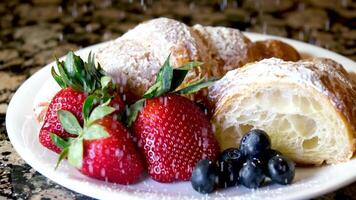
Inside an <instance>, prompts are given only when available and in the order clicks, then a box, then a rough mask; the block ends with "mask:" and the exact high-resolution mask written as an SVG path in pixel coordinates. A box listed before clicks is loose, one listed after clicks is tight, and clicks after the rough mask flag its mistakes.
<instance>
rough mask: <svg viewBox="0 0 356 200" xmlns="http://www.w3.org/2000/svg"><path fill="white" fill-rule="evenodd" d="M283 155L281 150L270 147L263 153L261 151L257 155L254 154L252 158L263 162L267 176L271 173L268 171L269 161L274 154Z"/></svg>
mask: <svg viewBox="0 0 356 200" xmlns="http://www.w3.org/2000/svg"><path fill="white" fill-rule="evenodd" d="M280 155H282V153H281V152H279V151H277V150H273V149H268V150H266V151H264V152H262V153H259V154H257V155H254V156H253V157H252V158H250V159H252V160H253V159H257V160H259V161H260V162H261V164H262V166H263V170H264V173H265V175H266V176H268V177H269V176H270V175H269V171H268V161H269V160H270V159H271V158H272V157H274V156H280Z"/></svg>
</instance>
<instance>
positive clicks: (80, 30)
mask: <svg viewBox="0 0 356 200" xmlns="http://www.w3.org/2000/svg"><path fill="white" fill-rule="evenodd" d="M160 16H166V17H170V18H174V19H178V20H181V21H183V22H185V23H187V24H189V25H193V24H196V23H200V24H203V25H214V26H217V25H220V26H229V27H234V28H238V29H240V30H243V31H252V32H259V33H266V34H272V35H278V36H283V37H288V38H294V39H297V40H301V41H305V42H308V43H312V44H315V45H318V46H322V47H324V48H327V49H330V50H332V51H335V52H337V53H340V54H342V55H344V56H346V57H349V58H351V59H353V60H356V2H355V1H351V0H304V1H297V0H265V1H262V0H245V1H224V0H222V1H134V0H132V1H128V0H126V1H107V0H102V1H101V0H96V1H87V0H80V1H79V0H78V1H60V0H33V1H17V0H14V1H6V0H1V1H0V199H2V198H5V199H6V198H9V199H90V198H87V197H84V196H82V195H79V194H76V193H74V192H71V191H69V190H67V189H65V188H63V187H61V186H59V185H57V184H55V183H53V182H52V181H50V180H48V179H47V178H45V177H43V176H42V175H40V174H39V173H37V172H35V171H34V170H33V169H32V168H31V167H30V166H28V165H27V164H25V163H24V161H23V160H22V159H21V158H20V157H19V156H18V154H17V153H16V152H15V151H14V149H13V148H12V146H11V143H10V142H9V139H8V137H7V133H6V129H5V113H6V109H7V104H8V103H9V101H10V99H11V96H12V95H13V93H14V92H15V91H16V88H17V87H18V86H19V85H20V84H21V83H22V82H23V81H24V80H25V79H26V78H28V77H29V76H30V75H31V74H33V73H34V72H36V71H37V70H39V69H40V68H41V67H42V66H44V65H45V64H46V63H49V62H51V61H52V60H53V58H54V56H57V57H60V56H63V55H64V54H65V53H66V52H67V51H68V50H76V49H79V48H81V47H86V46H89V45H92V44H95V43H99V42H103V41H107V40H110V39H114V38H116V37H118V36H120V35H121V34H123V33H124V32H126V31H127V30H128V29H130V28H132V27H134V26H135V25H137V24H138V23H139V22H142V21H144V20H147V19H151V18H155V17H160ZM29 92H31V91H29ZM355 170H356V169H355ZM318 199H320V200H321V199H356V183H354V184H352V185H351V186H348V187H346V188H343V189H341V190H338V191H337V192H334V193H331V194H327V195H324V196H322V197H319V198H318Z"/></svg>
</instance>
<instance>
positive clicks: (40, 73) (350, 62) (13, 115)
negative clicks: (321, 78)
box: [5, 32, 356, 199]
mask: <svg viewBox="0 0 356 200" xmlns="http://www.w3.org/2000/svg"><path fill="white" fill-rule="evenodd" d="M243 33H244V34H245V35H246V36H247V37H248V38H250V39H251V40H253V41H255V40H256V39H252V38H258V39H257V40H261V39H278V40H281V41H284V42H287V43H288V44H291V45H292V46H293V44H296V45H302V46H305V47H306V48H310V49H314V50H317V51H318V53H320V54H326V55H330V56H329V57H330V58H332V59H334V60H336V61H337V62H339V63H341V64H342V65H343V66H344V67H345V64H346V65H347V66H346V67H345V68H351V70H354V71H355V72H356V64H355V62H354V61H353V60H351V59H349V58H347V57H344V56H342V55H340V54H337V53H335V52H332V51H330V50H327V49H323V48H321V47H318V46H315V45H311V44H308V43H304V42H301V41H298V40H294V39H289V38H284V37H279V36H272V35H266V34H260V33H252V32H243ZM109 42H110V41H107V42H102V43H99V44H95V45H91V46H88V47H85V48H82V49H80V50H77V51H75V52H76V53H78V54H81V53H83V52H85V51H89V50H90V49H96V48H100V46H104V45H106V44H107V43H109ZM62 58H63V57H62ZM340 61H341V62H340ZM53 64H54V62H51V63H49V64H47V65H45V66H44V67H43V68H42V69H40V70H39V71H37V72H36V73H34V74H33V75H31V76H30V77H29V78H28V79H27V80H26V81H24V82H23V83H22V84H21V85H20V87H19V88H18V89H17V90H16V92H15V94H14V95H13V97H12V98H11V100H10V102H9V104H8V108H7V112H6V117H5V125H6V130H7V134H8V137H9V139H10V142H11V144H12V146H13V148H14V149H15V151H16V152H17V153H18V154H19V156H20V157H21V158H22V159H23V160H24V161H25V162H26V163H27V164H28V165H30V166H31V167H32V168H34V169H35V170H36V171H37V172H39V173H41V174H42V175H44V176H45V177H47V178H49V179H51V180H52V181H53V182H55V183H57V184H59V185H62V186H63V187H65V188H68V189H69V190H72V191H75V192H78V193H81V194H84V195H87V196H91V197H94V198H102V196H101V194H100V193H98V194H93V193H91V194H88V192H87V191H86V190H85V188H81V187H75V188H73V187H72V186H71V184H70V183H68V181H67V182H64V183H63V182H59V181H57V180H56V179H57V178H55V176H52V175H50V174H47V173H45V172H44V173H43V170H41V169H40V167H39V166H38V165H37V164H36V163H34V162H33V161H32V160H29V159H28V158H27V157H26V156H24V155H27V154H28V153H30V152H28V151H26V148H25V147H22V146H21V145H20V143H19V142H18V141H17V140H16V139H15V136H14V134H16V131H15V129H14V127H12V126H11V124H10V123H11V122H10V121H11V120H13V119H16V112H13V111H15V110H16V108H15V105H17V101H19V97H18V96H20V95H21V94H23V93H24V92H25V93H26V91H25V89H27V88H28V87H30V86H31V85H32V84H31V83H32V82H34V81H35V80H36V79H39V78H40V77H41V76H44V74H45V73H48V72H47V71H49V69H50V66H51V65H53ZM348 65H350V66H348ZM348 162H350V161H348ZM354 181H356V173H355V174H354V176H350V177H349V178H348V179H346V180H345V179H344V180H343V181H341V182H340V181H339V182H338V183H336V184H335V183H334V184H329V185H328V187H320V188H319V189H318V190H314V191H309V192H308V193H301V194H300V195H297V196H296V195H294V196H292V197H291V198H289V199H297V198H298V199H299V198H303V199H304V198H313V197H316V196H320V195H323V194H325V193H328V192H332V191H335V190H337V189H339V188H341V187H344V186H346V185H348V184H350V183H352V182H354ZM120 192H121V191H120ZM122 192H123V191H122ZM124 195H126V197H129V198H130V199H140V198H138V197H137V196H136V195H131V193H129V192H126V194H124ZM150 195H152V193H150ZM157 197H161V196H157ZM206 197H209V196H204V195H202V198H204V199H205V198H206ZM169 198H172V196H169ZM232 198H234V197H232ZM172 199H174V197H173V198H172Z"/></svg>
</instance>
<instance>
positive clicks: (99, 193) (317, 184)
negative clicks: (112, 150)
mask: <svg viewBox="0 0 356 200" xmlns="http://www.w3.org/2000/svg"><path fill="white" fill-rule="evenodd" d="M246 35H247V36H248V37H249V38H251V40H263V39H267V38H272V36H267V35H261V34H256V33H246ZM273 38H276V37H273ZM277 39H280V40H283V41H285V42H287V43H289V44H291V45H292V46H294V47H295V48H296V49H298V50H299V51H300V52H302V53H303V54H304V53H305V54H309V55H313V56H322V57H328V58H332V59H334V60H336V61H337V62H339V63H341V64H342V65H343V66H344V67H345V68H346V69H347V70H349V71H354V72H355V71H356V64H355V62H353V61H352V60H350V59H347V58H345V57H343V56H341V55H338V54H336V53H333V52H330V51H327V50H325V49H322V48H319V47H316V46H312V45H309V44H305V43H302V42H298V41H294V40H290V39H285V38H277ZM104 44H105V43H103V44H99V45H94V46H91V47H87V48H85V49H82V50H79V51H77V54H79V55H80V56H82V57H83V56H84V57H83V58H85V59H86V56H87V54H88V52H89V51H93V52H95V51H96V50H97V48H98V47H100V46H102V45H104ZM53 65H54V64H53V63H51V64H49V65H47V66H45V67H44V68H43V69H41V70H40V71H39V72H37V73H36V74H34V75H33V76H32V77H30V78H29V79H28V80H27V81H25V82H24V83H23V84H22V85H21V87H20V88H19V89H18V90H17V92H16V93H15V95H14V96H13V98H12V100H11V102H10V104H9V107H8V111H7V116H6V127H7V131H8V135H9V138H10V140H11V142H12V144H13V146H14V148H15V149H16V151H17V152H18V153H19V154H20V155H21V157H22V158H23V159H24V160H25V161H26V162H27V163H28V164H29V165H31V166H32V167H33V168H34V169H35V170H37V171H38V172H40V173H41V174H43V175H44V176H46V177H48V178H49V179H51V180H53V181H55V182H57V183H58V184H60V185H63V186H64V187H67V188H69V189H71V190H74V191H76V192H79V193H82V194H85V195H88V196H91V197H94V198H98V199H162V198H164V199H210V198H211V199H220V198H221V199H222V198H231V199H235V198H236V199H261V198H263V199H274V200H276V199H306V198H312V197H315V196H319V195H322V194H324V193H327V192H331V191H333V190H336V189H338V188H340V187H343V186H345V185H347V184H350V183H352V182H353V181H355V180H356V159H352V160H351V161H349V162H346V163H342V164H338V165H329V166H323V167H320V168H298V169H297V171H296V177H295V180H294V183H293V184H292V185H288V186H280V185H270V186H266V187H262V188H260V189H257V190H250V189H246V188H244V187H237V188H230V189H226V190H220V191H218V192H215V193H213V194H210V195H201V194H199V193H197V192H195V191H194V190H193V189H192V188H191V185H190V183H189V182H181V183H174V184H160V183H157V182H155V181H153V180H151V179H149V178H146V179H145V180H144V181H142V182H140V183H138V184H135V185H130V186H122V185H116V184H111V183H105V182H102V181H98V180H94V179H91V178H88V177H86V176H84V175H82V174H80V173H79V172H78V171H77V170H75V169H74V168H72V167H70V166H68V165H67V163H66V162H63V163H62V165H61V167H59V169H57V170H56V171H55V170H54V164H55V161H56V159H57V155H56V154H55V153H52V152H51V151H49V150H47V149H45V148H44V147H42V146H41V145H40V144H39V141H38V132H39V128H40V127H39V125H38V123H36V121H35V120H34V119H33V118H32V112H33V111H32V105H33V101H34V98H35V96H36V94H37V93H38V91H39V89H40V87H41V86H42V85H43V83H44V82H45V81H46V80H48V79H49V78H51V76H50V66H53Z"/></svg>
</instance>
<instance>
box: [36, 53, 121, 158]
mask: <svg viewBox="0 0 356 200" xmlns="http://www.w3.org/2000/svg"><path fill="white" fill-rule="evenodd" d="M88 60H89V61H88V63H84V62H83V61H82V60H81V59H80V58H79V57H78V56H76V55H74V54H73V53H72V52H69V53H68V55H67V58H66V61H65V62H60V61H58V60H57V68H58V71H59V74H57V73H56V72H55V70H54V69H53V68H52V76H53V78H54V79H55V80H56V81H57V83H58V84H59V85H60V86H61V87H62V88H63V89H61V90H60V91H59V92H58V93H57V94H56V95H55V96H54V97H53V99H52V100H51V103H50V104H49V106H48V109H47V112H46V116H45V119H44V123H43V125H42V128H41V130H40V134H39V140H40V143H41V144H42V145H43V146H45V147H47V148H48V149H50V150H52V151H54V152H56V153H59V152H61V149H60V148H58V147H57V146H56V145H55V144H54V143H53V142H52V140H51V137H50V133H54V134H56V135H58V136H59V137H62V138H68V137H73V135H71V134H69V133H67V132H66V131H65V130H63V128H62V126H61V124H60V122H59V120H58V116H57V112H58V110H67V111H70V112H71V113H73V114H74V116H75V117H76V119H77V120H79V122H80V124H82V123H83V116H82V108H83V103H84V100H85V98H86V97H87V96H88V95H89V94H94V93H95V94H94V95H95V97H96V100H97V101H99V102H97V104H99V103H100V101H107V100H108V99H110V98H112V96H111V95H109V93H111V94H115V92H112V91H114V88H113V86H112V85H110V81H111V80H110V78H108V77H105V76H104V74H102V73H101V72H100V69H97V68H96V67H95V65H94V61H93V59H92V57H91V55H89V58H88ZM84 66H86V67H84ZM102 77H104V78H103V79H102ZM109 105H110V106H113V107H115V109H116V111H117V113H119V112H122V111H124V109H125V104H124V102H123V101H122V99H121V98H120V96H118V95H117V96H115V97H114V98H112V100H111V101H110V104H109Z"/></svg>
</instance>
